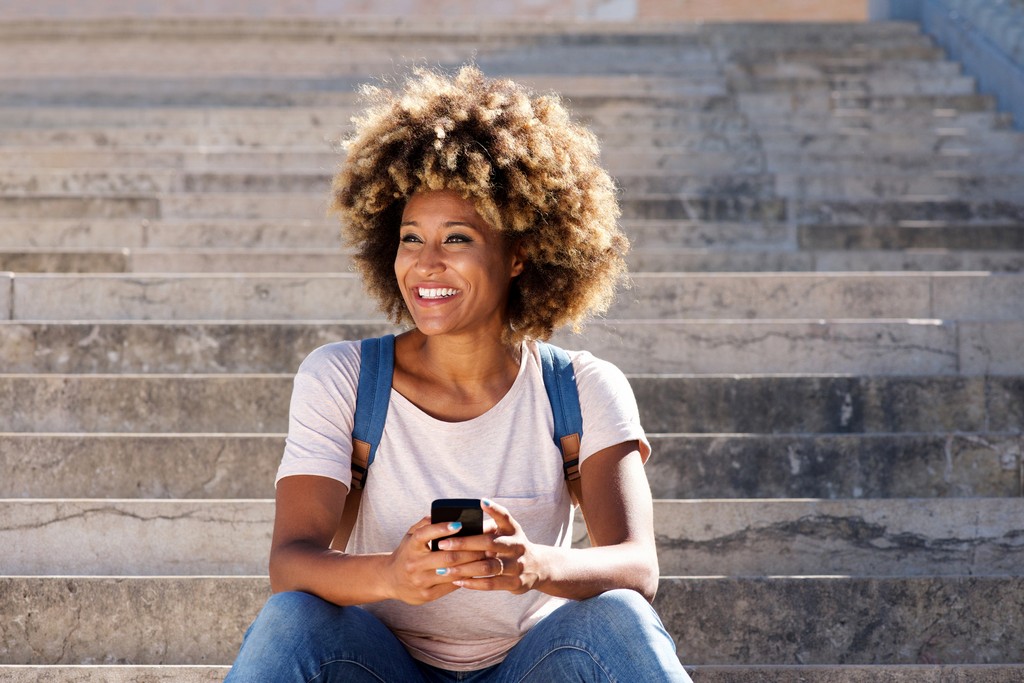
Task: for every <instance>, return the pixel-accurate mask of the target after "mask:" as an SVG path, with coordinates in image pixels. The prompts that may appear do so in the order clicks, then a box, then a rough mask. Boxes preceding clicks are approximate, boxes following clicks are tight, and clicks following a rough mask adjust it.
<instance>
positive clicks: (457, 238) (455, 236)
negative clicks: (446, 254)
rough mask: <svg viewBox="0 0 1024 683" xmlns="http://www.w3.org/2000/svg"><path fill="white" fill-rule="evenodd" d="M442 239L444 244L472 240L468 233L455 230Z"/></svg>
mask: <svg viewBox="0 0 1024 683" xmlns="http://www.w3.org/2000/svg"><path fill="white" fill-rule="evenodd" d="M444 241H445V243H446V244H463V243H466V242H472V241H473V240H472V239H470V237H469V236H468V235H463V234H462V233H459V232H456V233H452V234H451V235H448V236H447V237H445V238H444Z"/></svg>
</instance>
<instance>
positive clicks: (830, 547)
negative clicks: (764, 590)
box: [0, 498, 1024, 576]
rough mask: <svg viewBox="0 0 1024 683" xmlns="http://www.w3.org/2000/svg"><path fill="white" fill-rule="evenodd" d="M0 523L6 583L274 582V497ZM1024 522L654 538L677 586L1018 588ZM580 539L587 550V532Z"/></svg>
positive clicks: (758, 520) (736, 522)
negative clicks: (888, 581) (89, 579)
mask: <svg viewBox="0 0 1024 683" xmlns="http://www.w3.org/2000/svg"><path fill="white" fill-rule="evenodd" d="M0 512H2V514H0V519H2V520H3V521H2V522H0V541H2V542H3V545H4V547H5V548H7V552H6V554H5V556H4V557H3V559H2V560H0V574H2V575H19V576H29V575H31V576H37V575H40V576H41V575H48V576H52V575H68V574H75V575H79V576H85V575H89V576H93V575H97V576H119V575H127V576H168V575H175V576H184V575H188V576H192V575H202V576H215V575H237V574H262V573H264V572H266V571H267V563H268V561H269V551H270V538H271V532H272V530H273V523H274V501H273V499H271V498H266V499H261V500H231V501H225V500H85V499H64V500H33V499H8V500H0ZM1022 513H1024V498H949V499H887V500H878V499H862V500H832V501H814V500H809V501H808V500H765V499H760V500H692V501H665V500H659V501H655V503H654V532H655V534H656V537H657V544H658V557H659V560H660V566H661V572H662V573H663V574H664V575H668V576H707V575H720V576H780V575H786V576H821V575H826V574H827V575H839V574H841V575H844V576H971V575H981V576H1014V575H1018V574H1019V573H1020V571H1021V570H1020V568H1021V566H1022V565H1021V556H1022V555H1024V542H1022V541H1021V537H1022V536H1024V533H1022V532H1024V529H1022V525H1024V522H1022V519H1024V515H1022ZM413 521H415V518H414V519H412V520H410V522H409V523H410V524H412V522H413ZM573 538H574V543H576V544H577V545H578V546H580V547H583V546H585V545H586V528H585V526H584V525H583V523H582V520H578V521H577V524H576V528H575V530H574V534H573ZM54 548H61V552H60V553H59V555H55V554H54V552H53V549H54Z"/></svg>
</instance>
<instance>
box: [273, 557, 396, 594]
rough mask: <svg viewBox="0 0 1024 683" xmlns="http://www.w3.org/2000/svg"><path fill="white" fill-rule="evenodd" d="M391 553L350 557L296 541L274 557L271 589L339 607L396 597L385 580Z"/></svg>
mask: <svg viewBox="0 0 1024 683" xmlns="http://www.w3.org/2000/svg"><path fill="white" fill-rule="evenodd" d="M389 559H390V554H388V553H381V554H372V555H349V554H346V553H343V552H341V551H338V550H331V549H330V548H323V547H318V546H316V545H315V544H312V543H309V542H303V541H294V542H291V543H288V544H284V545H282V546H280V547H275V548H274V549H273V550H272V551H271V554H270V588H271V590H273V591H274V592H275V593H280V592H284V591H302V592H304V593H310V594H312V595H316V596H317V597H319V598H322V599H324V600H326V601H328V602H331V603H334V604H335V605H342V606H347V605H360V604H365V603H369V602H377V601H380V600H385V599H387V598H390V597H392V596H391V594H390V592H389V589H388V585H387V582H386V580H385V578H384V577H385V575H386V572H385V569H386V567H387V564H388V561H389Z"/></svg>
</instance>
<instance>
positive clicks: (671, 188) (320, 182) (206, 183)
mask: <svg viewBox="0 0 1024 683" xmlns="http://www.w3.org/2000/svg"><path fill="white" fill-rule="evenodd" d="M621 144H623V145H626V144H630V143H627V142H624V143H621ZM700 144H708V145H722V144H725V145H728V144H731V143H728V142H727V143H720V142H716V141H711V142H707V138H706V137H703V136H702V141H701V142H700ZM679 151H680V150H679V149H674V150H673V152H672V153H673V154H675V153H678V152H679ZM978 175H979V176H980V175H982V174H981V172H979V174H978ZM333 177H334V174H333V173H332V172H327V171H325V172H305V171H291V172H232V171H217V172H209V173H194V172H182V171H176V170H173V169H156V170H150V169H125V170H121V171H116V170H110V171H104V170H99V171H97V170H89V169H15V170H5V171H0V194H7V195H44V196H47V195H60V194H86V195H118V194H129V195H131V194H164V193H179V192H193V193H223V192H251V193H264V192H275V193H276V192H295V193H319V194H321V195H322V196H326V195H328V194H329V192H330V188H331V181H332V180H333ZM991 177H997V176H995V174H991ZM615 180H616V183H617V184H618V186H619V187H620V188H621V189H622V190H623V193H624V198H629V197H637V198H639V199H642V198H644V197H645V196H647V195H658V194H666V193H671V194H673V195H675V196H694V195H696V196H700V195H708V194H717V195H732V196H737V195H740V194H745V195H746V196H748V197H761V198H768V197H770V196H772V195H773V194H774V192H773V189H774V185H775V181H774V178H773V176H771V175H769V174H763V173H745V172H741V173H723V174H719V175H711V174H702V173H665V172H662V173H658V172H654V173H651V172H648V173H642V174H641V173H629V172H624V173H620V174H619V175H618V176H617V177H616V179H615Z"/></svg>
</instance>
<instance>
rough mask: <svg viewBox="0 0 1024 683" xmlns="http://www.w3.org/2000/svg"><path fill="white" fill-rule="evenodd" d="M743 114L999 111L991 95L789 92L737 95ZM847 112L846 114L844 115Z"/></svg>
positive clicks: (917, 113) (774, 115)
mask: <svg viewBox="0 0 1024 683" xmlns="http://www.w3.org/2000/svg"><path fill="white" fill-rule="evenodd" d="M736 100H737V103H738V106H739V108H740V111H742V112H744V113H745V114H747V115H748V116H750V117H751V118H752V119H759V118H761V117H765V118H770V117H776V116H779V117H781V116H786V115H789V114H794V113H795V114H811V113H813V114H828V113H833V114H835V113H837V110H838V111H844V110H857V111H869V112H872V113H881V114H883V115H889V114H893V113H898V112H899V113H902V112H913V113H914V114H915V115H917V116H923V115H925V112H929V111H934V110H936V109H954V110H957V111H968V112H982V111H995V109H996V104H995V100H994V99H993V98H992V96H990V95H978V94H973V95H972V94H963V95H880V96H877V97H875V96H867V95H843V94H841V93H836V94H835V95H833V94H831V93H806V94H803V95H795V94H794V93H789V92H768V93H737V94H736ZM844 113H845V112H844Z"/></svg>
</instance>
